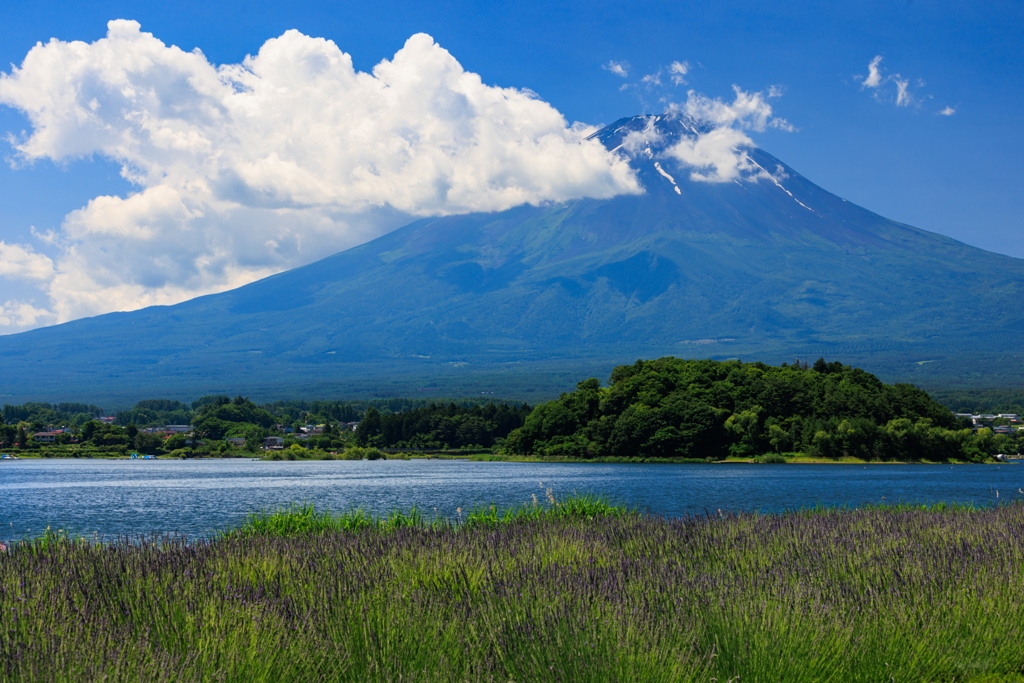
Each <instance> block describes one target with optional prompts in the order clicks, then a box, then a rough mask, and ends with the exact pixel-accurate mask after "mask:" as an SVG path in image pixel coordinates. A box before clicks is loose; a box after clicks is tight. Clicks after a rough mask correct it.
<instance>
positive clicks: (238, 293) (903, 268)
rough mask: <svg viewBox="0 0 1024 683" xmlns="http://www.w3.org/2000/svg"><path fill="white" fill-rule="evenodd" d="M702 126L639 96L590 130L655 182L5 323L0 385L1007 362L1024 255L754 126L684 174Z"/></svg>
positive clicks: (416, 385)
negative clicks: (92, 313)
mask: <svg viewBox="0 0 1024 683" xmlns="http://www.w3.org/2000/svg"><path fill="white" fill-rule="evenodd" d="M694 132H695V130H694V128H693V124H692V123H691V122H688V121H686V120H684V119H674V118H669V117H636V118H633V119H624V120H622V121H619V122H616V123H615V124H612V125H611V126H609V127H607V128H605V129H604V130H602V131H601V132H599V133H598V136H599V138H600V139H601V141H602V142H603V143H604V144H605V145H607V146H608V147H609V148H616V147H618V146H620V145H622V143H623V140H624V139H626V136H627V135H630V136H631V137H630V138H629V141H630V144H631V145H632V146H633V147H634V148H635V151H634V156H633V158H632V161H631V163H632V164H633V165H634V167H635V168H636V169H637V171H638V174H639V177H640V180H641V182H642V184H643V186H644V188H645V192H644V194H642V195H637V196H624V197H617V198H615V199H611V200H589V199H584V200H579V201H574V202H569V203H566V204H558V205H550V206H540V207H533V206H523V207H518V208H515V209H511V210H509V211H505V212H501V213H496V214H474V215H465V216H452V217H445V218H437V219H426V220H421V221H418V222H415V223H413V224H411V225H408V226H406V227H404V228H402V229H399V230H396V231H395V232H392V233H390V234H388V235H386V236H384V237H381V238H379V239H377V240H374V241H373V242H370V243H367V244H364V245H362V246H360V247H357V248H355V249H350V250H348V251H345V252H342V253H340V254H336V255H334V256H330V257H328V258H325V259H323V260H322V261H319V262H317V263H313V264H311V265H308V266H305V267H303V268H298V269H295V270H292V271H289V272H286V273H281V274H279V275H275V276H273V277H270V278H267V279H265V280H262V281H260V282H256V283H253V284H251V285H248V286H246V287H242V288H240V289H237V290H234V291H231V292H226V293H223V294H218V295H212V296H207V297H202V298H199V299H195V300H192V301H189V302H186V303H183V304H180V305H177V306H171V307H154V308H149V309H145V310H142V311H136V312H133V313H117V314H110V315H105V316H99V317H97V318H92V319H88V320H80V321H75V322H72V323H67V324H64V325H59V326H55V327H51V328H45V329H40V330H34V331H32V332H27V333H23V334H19V335H12V336H8V337H0V377H2V378H3V379H0V389H2V391H0V393H5V394H7V395H10V396H11V397H12V398H14V397H17V398H19V399H23V398H25V397H35V396H48V397H56V396H59V397H62V398H63V397H72V396H82V397H86V396H88V397H90V399H91V400H96V399H98V398H99V396H102V395H109V396H112V397H114V398H115V399H120V398H122V397H123V398H124V399H125V400H128V399H129V397H135V396H141V395H146V396H148V395H156V394H160V395H164V394H170V393H174V394H180V395H184V396H194V395H197V394H199V393H203V392H205V391H213V390H221V391H229V392H240V391H247V392H253V393H257V394H260V393H264V394H266V395H271V394H282V393H287V394H292V395H294V394H299V393H302V392H303V388H305V389H306V390H308V391H318V392H321V393H322V392H335V393H352V392H367V391H369V392H374V391H376V392H381V393H389V392H398V393H402V392H409V391H411V390H413V389H424V388H426V389H428V390H431V391H437V392H442V393H444V392H449V393H451V392H454V391H469V390H473V391H476V390H486V391H495V392H497V393H499V394H516V395H524V394H525V393H526V386H528V385H530V386H534V387H535V388H537V390H538V391H540V392H542V393H550V392H551V391H553V390H555V389H556V388H564V387H566V386H569V385H570V384H571V378H572V379H574V378H576V377H577V375H578V373H582V372H599V373H601V374H603V373H604V372H605V368H610V367H611V366H612V365H614V364H616V363H620V362H625V361H630V360H633V359H635V358H637V357H640V356H645V357H651V356H657V355H665V354H675V355H681V356H713V357H719V358H724V357H731V356H742V357H743V358H744V360H753V359H755V358H757V359H764V360H773V361H777V360H791V359H792V358H793V357H794V356H796V355H799V356H801V357H807V356H809V355H814V356H815V357H817V355H827V356H830V357H833V358H841V359H845V360H852V361H856V362H860V363H863V364H864V365H865V366H866V367H868V368H869V369H872V370H875V371H877V372H880V373H881V374H882V375H884V376H886V377H888V378H899V379H903V378H911V379H914V378H917V379H925V380H927V379H928V378H929V377H934V378H942V380H943V381H945V382H950V383H956V382H972V381H973V382H984V383H989V384H992V383H996V382H997V381H998V379H999V376H998V373H997V372H996V373H994V372H993V369H994V368H1002V369H1005V368H1006V367H1008V365H1007V364H1008V363H1012V362H1015V361H1014V358H1015V355H1016V354H1017V352H1018V351H1020V350H1021V347H1022V344H1021V342H1020V334H1021V332H1022V331H1024V312H1021V311H1020V310H1019V307H1018V306H1017V302H1019V301H1020V300H1021V295H1022V294H1024V261H1021V260H1018V259H1013V258H1010V257H1006V256H1000V255H996V254H992V253H988V252H984V251H982V250H979V249H975V248H973V247H969V246H966V245H964V244H961V243H959V242H956V241H954V240H951V239H948V238H945V237H941V236H939V235H935V234H932V233H928V232H925V231H923V230H918V229H915V228H912V227H909V226H905V225H901V224H898V223H895V222H893V221H890V220H887V219H885V218H883V217H881V216H878V215H876V214H874V213H871V212H870V211H867V210H865V209H863V208H860V207H858V206H856V205H854V204H851V203H849V202H847V201H845V200H843V199H841V198H839V197H836V196H834V195H832V194H830V193H828V192H826V191H825V190H822V189H821V188H819V187H817V186H816V185H814V184H813V183H811V182H810V181H808V180H807V179H805V178H803V177H802V176H800V175H799V174H798V173H796V172H795V171H794V170H792V169H790V168H789V167H787V166H786V165H785V164H783V163H782V162H781V161H779V160H778V159H776V158H774V157H772V156H771V155H770V154H768V153H766V152H764V151H762V150H759V149H754V150H751V151H750V152H749V161H750V162H751V168H753V169H754V171H755V173H757V176H758V177H757V178H756V179H746V180H736V181H732V182H725V183H708V182H699V181H694V180H691V179H689V171H688V170H686V169H685V168H682V167H681V166H680V165H679V164H677V163H676V162H674V161H673V160H672V159H671V158H670V157H668V156H666V155H665V149H666V147H667V145H669V144H671V143H672V142H673V141H674V140H678V139H680V137H681V136H686V135H692V134H693V133H694ZM645 135H648V136H649V137H650V141H649V143H647V144H644V143H643V137H644V136H645ZM637 140H641V144H640V145H639V146H637ZM964 354H968V355H967V356H964ZM922 362H925V363H922ZM918 363H922V364H920V365H919V364H918ZM552 372H554V373H555V374H554V375H551V374H550V373H552ZM985 373H989V374H987V375H986V374H985ZM526 377H529V378H530V379H529V380H528V381H527V380H526V379H524V378H526ZM515 382H519V383H520V384H518V385H517V384H515ZM8 401H9V402H10V400H9V399H8Z"/></svg>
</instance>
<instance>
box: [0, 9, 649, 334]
mask: <svg viewBox="0 0 1024 683" xmlns="http://www.w3.org/2000/svg"><path fill="white" fill-rule="evenodd" d="M616 67H617V68H618V69H619V70H620V71H621V74H620V75H625V74H626V69H627V65H625V64H619V63H615V62H611V63H609V67H608V68H609V70H611V71H612V72H613V73H619V71H616ZM0 104H5V105H7V106H10V107H14V108H16V109H18V110H20V111H22V112H23V113H24V114H25V115H26V116H27V117H28V119H29V121H30V123H31V131H30V133H29V134H28V135H26V136H22V137H18V138H16V139H12V144H13V145H14V147H15V150H16V155H17V157H18V158H19V159H20V163H31V162H32V161H34V160H37V159H51V160H54V161H57V162H62V161H66V160H70V159H80V158H88V157H90V156H93V155H96V156H100V157H105V158H108V159H112V160H114V161H116V162H117V163H119V164H120V165H121V167H122V174H123V175H124V177H125V178H127V179H128V180H130V181H131V182H132V183H134V185H135V186H136V191H135V192H133V193H131V194H129V195H127V196H100V197H96V198H94V199H92V200H91V201H89V202H88V204H87V205H86V206H84V207H82V208H81V209H79V210H77V211H74V212H72V213H71V214H69V215H68V216H67V217H66V219H65V220H64V223H63V225H62V226H61V229H60V230H59V231H57V233H56V235H54V236H52V237H51V238H50V239H51V240H52V241H53V243H54V244H56V245H59V250H60V253H59V255H57V256H56V257H55V258H54V259H53V261H49V259H47V257H45V256H41V255H39V254H34V253H33V252H31V251H30V250H27V249H24V248H22V247H16V246H14V245H5V246H4V248H5V249H8V250H10V249H21V251H10V252H9V253H10V254H11V255H12V256H11V260H10V263H13V264H20V265H11V266H0V267H6V268H9V269H10V270H11V272H10V273H9V276H12V277H26V278H35V279H36V280H39V281H44V280H45V282H46V284H45V291H46V293H47V294H48V296H49V297H50V299H51V300H52V308H53V312H54V313H55V315H56V318H57V319H58V320H67V319H71V318H75V317H79V316H83V315H90V314H95V313H102V312H106V311H111V310H127V309H134V308H139V307H141V306H145V305H150V304H157V303H160V304H164V303H174V302H176V301H181V300H183V299H186V298H190V297H193V296H196V295H199V294H204V293H209V292H215V291H222V290H225V289H229V288H232V287H236V286H238V285H241V284H244V283H246V282H250V281H252V280H255V279H257V278H260V277H263V276H265V275H268V274H270V273H273V272H278V271H280V270H284V269H286V268H290V267H293V266H296V265H300V264H302V263H307V262H309V261H312V260H315V259H317V258H320V257H322V256H326V255H328V254H330V253H333V252H335V251H337V250H340V249H343V248H346V247H350V246H353V245H355V244H358V243H361V242H364V241H366V240H367V239H371V238H373V237H375V236H377V235H380V234H382V233H383V232H386V231H388V230H390V229H393V228H395V227H398V226H399V225H401V224H403V223H405V222H407V221H409V220H411V219H412V218H413V217H416V216H425V215H445V214H452V213H462V212H470V211H497V210H502V209H506V208H509V207H511V206H515V205H519V204H523V203H534V204H536V203H542V202H547V201H562V200H567V199H572V198H577V197H584V196H586V197H597V198H602V197H611V196H614V195H617V194H621V193H635V192H639V191H640V187H639V185H638V183H637V180H636V178H635V175H634V173H633V171H632V170H631V169H630V168H629V166H628V164H627V162H626V160H624V159H622V158H620V157H619V156H617V155H614V154H611V153H609V152H608V151H607V150H605V149H604V147H603V146H602V145H601V144H600V143H599V142H597V141H596V140H591V141H586V140H585V138H586V136H587V135H588V134H589V133H590V132H592V131H593V128H592V127H588V126H585V125H582V124H571V125H570V124H569V123H568V122H567V121H566V120H565V118H564V117H563V116H562V115H561V114H560V113H559V112H558V111H557V110H556V109H555V108H554V107H552V106H551V105H549V104H548V103H546V102H543V101H541V100H539V99H538V98H537V97H536V96H535V95H533V94H532V93H531V92H529V91H527V90H518V89H515V88H501V87H496V86H490V85H486V84H484V83H483V82H482V80H481V78H480V76H478V75H477V74H474V73H471V72H468V71H466V70H464V69H463V68H462V66H461V65H460V64H459V63H458V61H456V59H455V58H454V57H453V56H452V55H451V54H449V53H448V52H447V51H446V50H444V49H443V48H441V47H440V46H438V45H437V44H436V43H435V42H434V41H433V40H432V39H431V38H430V36H427V35H424V34H417V35H414V36H412V37H411V38H410V39H409V40H408V41H407V42H406V44H405V46H404V47H403V48H402V49H401V50H399V51H398V52H397V53H396V54H395V56H394V57H393V58H392V59H390V60H384V61H382V62H381V63H379V64H378V65H377V66H375V67H374V68H373V69H372V71H371V72H369V73H365V72H359V71H356V70H355V69H354V68H353V66H352V59H351V57H350V56H349V55H348V54H346V53H345V52H343V51H342V50H341V49H340V48H339V47H338V46H337V45H336V44H335V43H333V42H332V41H330V40H325V39H322V38H313V37H310V36H306V35H303V34H302V33H299V32H298V31H287V32H286V33H284V34H283V35H281V36H280V37H278V38H274V39H271V40H268V41H267V42H266V43H265V44H264V45H263V46H262V47H261V48H260V50H259V52H258V53H257V54H256V55H253V56H249V57H247V58H246V59H245V60H244V61H243V62H242V63H240V64H226V65H221V66H217V65H214V64H211V63H210V62H209V61H208V60H207V59H206V57H205V56H204V55H203V54H202V53H201V52H200V51H198V50H195V51H192V52H186V51H183V50H181V49H179V48H177V47H174V46H168V45H166V44H164V43H163V42H162V41H160V40H159V39H157V38H156V37H154V36H153V35H152V34H149V33H145V32H143V31H142V30H141V27H140V25H139V24H138V23H136V22H134V21H126V20H116V21H111V22H110V23H109V24H108V32H107V35H106V37H105V38H102V39H100V40H97V41H95V42H93V43H84V42H79V41H74V42H64V41H60V40H56V39H53V40H51V41H50V42H48V43H46V44H42V43H40V44H37V45H36V46H35V47H34V48H32V49H31V50H30V51H29V53H28V54H27V55H26V57H25V59H24V61H23V62H22V64H21V65H20V66H18V67H12V69H11V71H10V73H6V74H3V73H0ZM6 253H8V252H3V253H2V254H6ZM2 254H0V263H6V262H7V261H8V258H7V256H5V255H2ZM44 259H46V260H45V261H44ZM14 269H20V270H19V271H18V272H19V273H20V275H19V274H17V273H15V272H14ZM3 310H4V313H3V314H2V316H3V317H2V318H0V328H2V327H3V326H4V321H5V320H14V319H15V318H17V319H18V320H22V321H24V320H27V319H29V318H30V317H31V315H30V314H29V313H25V312H20V313H17V314H15V313H12V312H11V311H13V310H14V309H13V308H12V309H9V308H4V309H3ZM18 310H22V309H18ZM37 319H39V320H42V319H43V316H42V315H40V316H37ZM21 326H23V325H21Z"/></svg>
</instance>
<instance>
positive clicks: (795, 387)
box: [505, 357, 1021, 462]
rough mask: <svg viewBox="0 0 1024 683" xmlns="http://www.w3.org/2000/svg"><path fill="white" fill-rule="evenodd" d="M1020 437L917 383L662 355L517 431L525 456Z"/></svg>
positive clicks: (840, 448) (511, 440) (930, 456)
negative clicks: (975, 421) (958, 411)
mask: <svg viewBox="0 0 1024 683" xmlns="http://www.w3.org/2000/svg"><path fill="white" fill-rule="evenodd" d="M1020 445H1021V444H1019V443H1018V438H1017V432H1016V430H1013V431H1012V433H1010V434H995V433H993V430H991V429H987V428H983V429H979V430H977V431H973V430H972V429H971V425H970V422H967V421H964V420H961V419H958V418H956V417H955V416H954V415H953V414H952V413H951V412H950V411H949V409H947V408H945V407H944V406H942V405H940V404H939V403H936V402H935V401H934V400H932V398H931V397H930V396H929V395H928V394H927V393H925V392H924V391H922V390H921V389H918V388H916V387H914V386H911V385H909V384H885V383H883V382H882V381H881V380H879V379H878V378H877V377H875V376H874V375H872V374H870V373H868V372H865V371H864V370H861V369H859V368H852V367H850V366H848V365H843V364H841V363H826V362H825V361H824V360H822V359H819V360H818V361H817V362H816V363H815V364H814V365H813V366H810V367H808V366H807V365H799V364H798V365H786V364H783V365H782V366H780V367H775V366H770V365H765V364H764V363H741V362H739V361H725V362H719V361H712V360H683V359H680V358H672V357H666V358H659V359H658V360H652V361H642V360H638V361H637V362H636V363H634V364H632V365H621V366H619V367H617V368H615V369H614V370H613V371H612V375H611V382H610V383H609V386H607V387H602V386H601V383H600V381H598V380H597V379H589V380H586V381H583V382H580V383H579V385H578V386H577V388H576V390H575V391H572V392H568V393H565V394H562V395H561V396H560V397H559V398H558V399H556V400H554V401H550V402H547V403H542V404H540V405H538V406H537V407H536V408H534V410H533V412H531V413H530V415H529V416H527V418H526V421H525V423H524V425H523V426H522V427H521V428H519V429H516V430H514V431H512V432H511V433H510V434H509V436H508V439H507V441H506V445H505V448H506V451H507V452H509V453H512V454H518V455H531V454H538V455H542V456H553V457H575V458H602V457H608V456H613V457H639V458H708V459H723V458H726V457H728V456H732V457H740V458H748V457H760V456H765V455H767V454H772V453H774V454H781V453H787V452H792V453H799V454H802V455H804V456H809V457H816V458H826V459H839V458H859V459H862V460H929V461H948V460H965V461H975V462H982V461H986V460H988V459H990V457H991V456H992V455H994V454H996V453H1017V452H1018V451H1019V450H1020Z"/></svg>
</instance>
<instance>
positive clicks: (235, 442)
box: [227, 438, 245, 448]
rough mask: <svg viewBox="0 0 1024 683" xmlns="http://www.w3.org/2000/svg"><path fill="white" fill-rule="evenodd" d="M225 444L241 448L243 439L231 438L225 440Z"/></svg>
mask: <svg viewBox="0 0 1024 683" xmlns="http://www.w3.org/2000/svg"><path fill="white" fill-rule="evenodd" d="M227 442H228V443H229V444H231V445H232V446H234V447H235V448H241V447H242V446H244V445H245V439H243V438H231V439H227Z"/></svg>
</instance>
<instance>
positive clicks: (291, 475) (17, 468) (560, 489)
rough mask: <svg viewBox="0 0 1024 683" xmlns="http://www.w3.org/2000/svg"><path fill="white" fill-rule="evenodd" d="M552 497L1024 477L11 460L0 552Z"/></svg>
mask: <svg viewBox="0 0 1024 683" xmlns="http://www.w3.org/2000/svg"><path fill="white" fill-rule="evenodd" d="M548 488H551V489H552V490H553V492H554V495H555V496H556V497H559V496H565V495H568V494H571V493H572V492H574V491H576V492H579V493H598V494H602V495H605V496H607V497H608V498H610V499H611V500H612V501H614V502H618V503H623V504H626V505H628V506H630V507H635V508H639V509H641V510H645V511H647V512H652V513H655V514H661V515H668V516H679V515H685V514H705V513H706V512H707V513H712V514H716V513H717V512H716V511H717V510H722V511H741V510H761V511H765V512H777V511H781V510H791V509H796V508H802V507H809V506H814V505H821V504H823V505H851V506H856V505H864V504H869V503H899V502H905V503H909V502H913V503H934V502H939V501H945V502H961V503H975V504H982V505H985V504H990V503H1003V502H1011V501H1014V500H1019V499H1024V493H1022V492H1021V490H1022V488H1024V466H1021V465H1017V464H1001V465H744V464H713V465H691V464H678V465H677V464H664V465H653V464H605V463H595V464H543V463H500V462H498V463H491V462H466V461H456V460H409V461H403V460H387V461H373V462H361V461H357V462H352V461H338V460H335V461H312V462H303V461H295V462H292V461H281V462H269V461H267V462H264V461H252V460H151V461H142V460H24V459H23V460H17V461H3V462H0V539H4V540H11V539H15V538H23V537H25V536H26V535H35V534H38V533H40V532H42V530H43V529H45V527H46V526H47V525H51V526H52V527H53V528H54V529H58V528H60V529H67V530H71V531H74V532H77V533H81V534H88V535H92V534H93V533H98V534H99V535H100V536H101V537H103V538H107V539H111V538H116V537H117V536H121V535H138V534H151V533H175V532H176V533H181V534H185V535H186V536H204V535H208V534H210V533H212V532H215V531H217V530H221V529H226V528H228V527H231V526H235V525H237V524H239V523H240V522H242V521H243V520H244V519H245V516H246V514H248V513H250V512H254V511H259V510H265V509H269V508H274V507H277V506H280V505H286V504H288V503H293V502H298V503H313V504H314V505H316V506H317V507H318V508H324V509H331V510H336V511H341V510H347V509H351V508H355V507H362V508H365V509H367V510H371V511H373V512H376V513H386V512H388V511H390V510H393V509H395V508H399V509H402V510H407V509H408V508H410V507H412V506H414V505H415V506H416V507H418V508H419V509H420V510H421V511H424V512H426V513H427V515H428V516H431V515H433V514H434V512H435V510H436V512H437V514H439V515H443V516H447V517H452V518H455V517H457V514H458V513H457V512H456V509H457V508H460V507H461V508H462V509H463V510H464V511H465V510H467V509H468V508H470V507H472V506H473V505H474V504H489V503H495V504H497V505H498V506H500V507H506V506H509V505H519V504H521V503H524V502H527V501H530V500H531V496H533V495H536V496H537V497H538V498H539V499H541V500H543V499H544V494H545V491H546V490H547V489H548Z"/></svg>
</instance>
